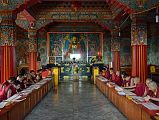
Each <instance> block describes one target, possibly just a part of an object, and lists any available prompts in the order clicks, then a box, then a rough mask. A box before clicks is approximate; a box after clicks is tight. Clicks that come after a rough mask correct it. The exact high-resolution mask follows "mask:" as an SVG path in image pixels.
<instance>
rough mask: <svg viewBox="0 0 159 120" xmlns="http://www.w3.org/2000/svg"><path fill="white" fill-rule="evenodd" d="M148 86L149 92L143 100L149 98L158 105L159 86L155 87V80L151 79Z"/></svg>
mask: <svg viewBox="0 0 159 120" xmlns="http://www.w3.org/2000/svg"><path fill="white" fill-rule="evenodd" d="M148 87H149V91H151V94H149V95H147V96H146V97H145V101H149V100H151V101H152V102H153V103H154V104H156V105H159V87H157V84H156V82H154V81H151V82H150V83H149V85H148Z"/></svg>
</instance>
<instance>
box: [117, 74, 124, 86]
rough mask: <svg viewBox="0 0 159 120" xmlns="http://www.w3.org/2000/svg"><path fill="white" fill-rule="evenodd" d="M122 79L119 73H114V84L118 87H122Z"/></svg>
mask: <svg viewBox="0 0 159 120" xmlns="http://www.w3.org/2000/svg"><path fill="white" fill-rule="evenodd" d="M122 82H123V80H122V78H121V76H120V71H116V78H115V83H116V84H117V85H119V86H122Z"/></svg>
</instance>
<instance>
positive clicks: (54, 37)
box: [50, 33, 100, 62]
mask: <svg viewBox="0 0 159 120" xmlns="http://www.w3.org/2000/svg"><path fill="white" fill-rule="evenodd" d="M87 46H88V47H87ZM99 49H100V34H99V33H50V56H55V57H56V58H58V59H59V60H61V58H63V60H65V61H67V60H71V58H70V57H71V54H80V55H81V58H80V60H82V61H87V57H86V56H96V55H97V53H98V51H99ZM87 51H89V52H88V53H87ZM57 62H58V60H57Z"/></svg>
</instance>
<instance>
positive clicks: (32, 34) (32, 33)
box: [28, 28, 37, 52]
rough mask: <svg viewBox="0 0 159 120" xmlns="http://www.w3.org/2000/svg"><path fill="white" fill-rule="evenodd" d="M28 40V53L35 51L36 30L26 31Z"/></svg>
mask: <svg viewBox="0 0 159 120" xmlns="http://www.w3.org/2000/svg"><path fill="white" fill-rule="evenodd" d="M28 38H29V52H36V51H37V43H36V42H37V30H36V29H34V28H30V29H28Z"/></svg>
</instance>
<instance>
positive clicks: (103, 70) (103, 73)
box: [101, 68, 106, 77]
mask: <svg viewBox="0 0 159 120" xmlns="http://www.w3.org/2000/svg"><path fill="white" fill-rule="evenodd" d="M105 72H106V70H105V68H103V69H102V72H101V75H102V76H103V77H105Z"/></svg>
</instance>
